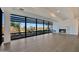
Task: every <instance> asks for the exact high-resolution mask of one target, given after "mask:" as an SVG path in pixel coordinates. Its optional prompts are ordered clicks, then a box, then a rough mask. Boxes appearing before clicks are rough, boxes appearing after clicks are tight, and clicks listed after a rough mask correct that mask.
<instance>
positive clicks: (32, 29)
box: [10, 14, 52, 40]
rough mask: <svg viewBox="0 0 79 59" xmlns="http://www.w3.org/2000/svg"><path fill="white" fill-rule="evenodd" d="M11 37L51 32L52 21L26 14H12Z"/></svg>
mask: <svg viewBox="0 0 79 59" xmlns="http://www.w3.org/2000/svg"><path fill="white" fill-rule="evenodd" d="M10 18H11V20H10V21H11V24H10V33H11V39H12V40H13V39H18V38H25V37H31V36H36V35H41V34H46V33H49V32H51V27H52V23H50V22H48V21H45V20H41V19H36V18H31V17H25V16H19V15H14V14H11V16H10Z"/></svg>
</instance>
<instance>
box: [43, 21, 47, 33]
mask: <svg viewBox="0 0 79 59" xmlns="http://www.w3.org/2000/svg"><path fill="white" fill-rule="evenodd" d="M45 33H48V21H44V34H45Z"/></svg>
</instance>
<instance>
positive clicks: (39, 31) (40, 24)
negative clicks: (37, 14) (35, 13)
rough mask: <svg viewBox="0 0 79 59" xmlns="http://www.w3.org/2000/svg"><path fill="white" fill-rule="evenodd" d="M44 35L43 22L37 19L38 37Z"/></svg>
mask: <svg viewBox="0 0 79 59" xmlns="http://www.w3.org/2000/svg"><path fill="white" fill-rule="evenodd" d="M40 34H43V20H40V19H37V35H40Z"/></svg>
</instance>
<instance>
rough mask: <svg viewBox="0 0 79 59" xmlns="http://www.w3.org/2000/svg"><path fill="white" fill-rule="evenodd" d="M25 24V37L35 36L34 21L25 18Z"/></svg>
mask: <svg viewBox="0 0 79 59" xmlns="http://www.w3.org/2000/svg"><path fill="white" fill-rule="evenodd" d="M26 20H27V21H26V22H27V24H26V25H27V30H26V32H27V37H29V36H35V35H36V19H34V18H26Z"/></svg>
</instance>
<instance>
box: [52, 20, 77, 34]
mask: <svg viewBox="0 0 79 59" xmlns="http://www.w3.org/2000/svg"><path fill="white" fill-rule="evenodd" d="M60 28H61V29H66V32H67V33H66V34H72V35H78V20H77V19H72V20H63V21H60V22H54V23H53V29H54V30H56V33H59V29H60Z"/></svg>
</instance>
